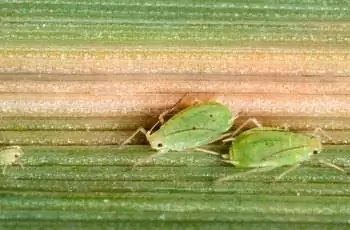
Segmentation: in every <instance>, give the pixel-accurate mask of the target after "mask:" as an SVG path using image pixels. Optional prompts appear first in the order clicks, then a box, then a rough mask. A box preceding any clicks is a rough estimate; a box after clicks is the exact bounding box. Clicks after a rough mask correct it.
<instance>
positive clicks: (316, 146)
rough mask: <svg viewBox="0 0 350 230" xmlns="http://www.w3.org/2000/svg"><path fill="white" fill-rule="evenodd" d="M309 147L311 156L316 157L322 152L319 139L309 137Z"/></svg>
mask: <svg viewBox="0 0 350 230" xmlns="http://www.w3.org/2000/svg"><path fill="white" fill-rule="evenodd" d="M309 146H310V147H311V148H312V155H317V154H319V153H320V152H321V151H322V143H321V140H320V138H319V137H315V136H310V143H309Z"/></svg>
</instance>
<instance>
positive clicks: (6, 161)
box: [0, 146, 24, 175]
mask: <svg viewBox="0 0 350 230" xmlns="http://www.w3.org/2000/svg"><path fill="white" fill-rule="evenodd" d="M23 154H24V152H23V150H22V149H21V147H19V146H8V147H4V148H2V149H0V165H1V166H3V169H2V174H3V175H5V173H6V169H7V167H8V166H9V165H12V164H18V165H19V166H21V168H24V167H23V165H22V164H21V163H20V162H18V160H19V159H20V157H21V156H22V155H23Z"/></svg>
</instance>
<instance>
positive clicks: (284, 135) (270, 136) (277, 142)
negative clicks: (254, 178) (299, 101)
mask: <svg viewBox="0 0 350 230" xmlns="http://www.w3.org/2000/svg"><path fill="white" fill-rule="evenodd" d="M317 132H321V133H322V134H323V135H325V134H324V133H323V131H322V130H321V129H316V130H315V132H314V135H305V134H300V133H293V132H290V131H288V130H283V129H276V128H270V127H257V128H253V129H250V130H247V131H245V132H243V133H241V134H240V135H238V136H237V137H236V138H235V139H234V141H233V142H232V145H231V148H230V151H229V156H228V158H229V160H225V162H227V163H231V164H233V165H234V166H235V167H237V168H253V169H250V170H248V171H246V172H241V173H236V174H233V175H230V176H226V177H223V178H221V179H219V180H217V181H216V182H222V181H226V180H231V179H233V178H234V177H236V176H246V175H249V174H252V173H260V172H266V171H270V170H273V169H275V168H278V167H281V166H287V165H290V166H291V167H290V168H289V169H287V170H286V171H284V172H283V173H282V174H280V175H279V176H278V177H277V178H276V179H277V180H279V179H281V178H282V177H283V176H285V175H286V174H288V173H290V172H292V171H293V170H295V169H296V168H298V167H299V166H300V165H301V164H302V163H303V162H304V161H308V160H312V159H315V160H317V161H318V162H319V163H321V164H324V165H327V166H329V167H332V168H334V169H336V170H339V171H341V172H343V173H346V171H345V170H344V169H343V168H340V167H338V166H336V165H334V164H332V163H329V162H326V161H324V160H321V159H319V158H317V157H316V156H315V155H317V154H319V153H320V152H321V151H322V143H321V138H320V136H319V135H316V133H317Z"/></svg>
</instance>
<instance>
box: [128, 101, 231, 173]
mask: <svg viewBox="0 0 350 230" xmlns="http://www.w3.org/2000/svg"><path fill="white" fill-rule="evenodd" d="M180 100H181V99H180ZM175 106H176V105H175ZM173 108H174V107H173ZM171 110H172V109H171ZM164 114H165V113H163V114H162V115H164ZM162 115H161V116H160V117H159V121H158V122H157V123H156V124H155V125H154V126H153V127H152V128H151V129H150V130H149V131H146V130H145V129H144V128H142V127H140V128H139V129H138V130H137V131H136V132H134V134H133V135H132V136H131V137H129V138H128V139H127V140H126V141H124V142H123V143H122V144H121V145H124V144H126V143H127V142H129V141H130V140H131V139H132V138H133V137H134V136H135V135H136V134H137V133H138V132H142V133H143V134H144V135H145V136H146V138H147V140H148V142H149V143H150V145H151V147H152V149H155V150H157V153H156V154H153V155H151V156H149V157H147V158H144V159H143V160H141V161H139V162H136V163H135V165H134V167H135V166H136V165H138V164H141V163H142V162H145V161H148V160H149V159H151V158H153V157H156V156H159V155H161V154H164V153H167V152H170V151H182V150H190V149H193V150H197V151H202V152H206V153H209V154H215V155H219V154H218V153H216V152H213V151H210V150H206V149H202V148H199V147H200V146H203V145H206V144H209V143H212V142H215V141H217V140H220V139H222V138H224V137H226V136H227V135H225V133H226V132H227V131H228V130H229V129H230V128H231V127H232V125H233V123H234V120H235V118H236V117H235V116H232V113H231V111H230V110H229V109H228V108H227V107H226V106H225V105H223V104H220V103H217V102H205V103H198V104H195V105H192V106H189V107H187V108H186V109H184V110H182V111H180V112H178V113H177V114H175V115H174V116H173V117H171V118H170V119H169V120H167V121H166V122H165V123H163V124H162V125H161V126H160V128H159V129H158V130H157V131H154V132H152V131H153V129H154V127H155V126H156V125H157V124H158V123H162V120H163V119H162Z"/></svg>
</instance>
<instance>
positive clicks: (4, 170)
mask: <svg viewBox="0 0 350 230" xmlns="http://www.w3.org/2000/svg"><path fill="white" fill-rule="evenodd" d="M6 169H7V165H5V166H4V167H3V168H2V173H1V174H2V175H5V173H6Z"/></svg>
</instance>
